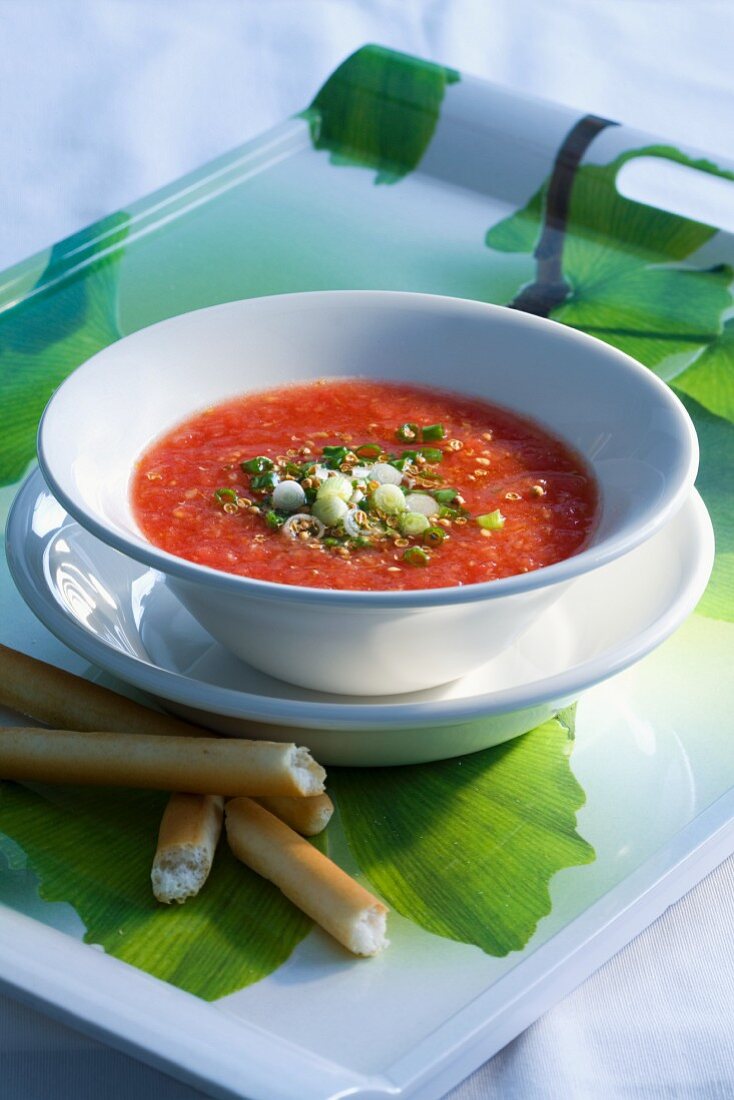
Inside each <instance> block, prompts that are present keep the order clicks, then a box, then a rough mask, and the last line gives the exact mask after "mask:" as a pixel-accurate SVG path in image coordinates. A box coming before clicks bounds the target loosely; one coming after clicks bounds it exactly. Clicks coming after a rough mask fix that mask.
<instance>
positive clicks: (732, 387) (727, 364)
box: [674, 319, 734, 423]
mask: <svg viewBox="0 0 734 1100" xmlns="http://www.w3.org/2000/svg"><path fill="white" fill-rule="evenodd" d="M674 386H675V389H676V390H678V391H679V392H681V393H685V394H687V395H688V396H689V397H693V398H695V400H696V401H698V402H699V404H701V405H703V406H704V408H706V409H708V410H709V412H713V413H718V415H719V416H724V417H726V419H727V420H731V421H732V423H734V319H732V320H729V321H727V323H726V324H725V325H724V330H723V332H722V334H721V336H718V337H717V338H716V340H713V341H712V342H711V343H710V344H709V345H708V346H707V347H706V348H704V351H703V352H702V354H701V355H700V356H699V358H698V359H696V361H695V362H694V363H692V364H691V366H690V367H688V368H687V369H686V370H684V371H682V372H681V373H680V374H678V375H676V377H675V380H674Z"/></svg>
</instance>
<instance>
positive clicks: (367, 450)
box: [354, 443, 382, 458]
mask: <svg viewBox="0 0 734 1100" xmlns="http://www.w3.org/2000/svg"><path fill="white" fill-rule="evenodd" d="M354 453H355V454H356V456H357V458H379V457H380V455H381V454H382V448H381V447H380V446H379V444H377V443H363V444H362V446H361V447H356V448H355V450H354Z"/></svg>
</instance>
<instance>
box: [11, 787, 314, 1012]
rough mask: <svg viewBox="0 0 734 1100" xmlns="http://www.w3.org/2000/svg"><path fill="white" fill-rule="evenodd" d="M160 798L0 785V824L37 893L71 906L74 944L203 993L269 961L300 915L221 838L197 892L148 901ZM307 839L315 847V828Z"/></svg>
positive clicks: (253, 975)
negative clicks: (76, 926)
mask: <svg viewBox="0 0 734 1100" xmlns="http://www.w3.org/2000/svg"><path fill="white" fill-rule="evenodd" d="M165 802H166V795H164V794H158V793H151V792H149V791H117V790H99V789H94V790H92V789H88V788H80V789H76V788H69V787H40V786H38V787H33V788H30V787H26V786H21V785H19V784H15V783H0V830H2V832H4V833H5V834H7V836H8V837H10V838H11V839H12V841H14V842H15V843H16V844H17V845H18V846H19V847H20V848H22V849H23V850H24V852H25V854H26V857H27V862H28V866H29V867H31V868H32V869H33V871H34V872H35V873H36V875H37V876H38V879H39V882H40V885H39V892H40V896H41V897H42V898H43V900H44V901H49V902H53V901H65V902H68V903H69V904H70V905H72V906H73V907H74V909H75V910H76V911H77V913H78V914H79V916H80V918H81V920H82V921H83V923H84V925H85V927H86V929H87V932H86V935H85V937H84V938H85V942H86V943H90V944H100V945H101V946H102V947H103V948H104V949H105V951H106V952H107V953H108V954H110V955H113V956H114V957H115V958H117V959H121V960H122V961H123V962H127V963H130V964H131V965H132V966H137V967H139V968H140V969H141V970H144V971H146V972H147V973H148V974H152V975H153V976H154V977H156V978H161V979H162V980H164V981H167V982H171V983H172V984H173V985H176V986H178V987H179V988H180V989H184V990H186V991H187V992H189V993H195V994H196V995H197V996H199V997H202V998H203V999H204V1000H208V1001H210V1000H214V999H215V998H218V997H224V996H225V995H226V994H228V993H233V992H234V991H235V990H237V989H241V988H243V987H244V986H246V985H250V984H251V983H252V982H256V981H258V980H259V979H260V978H263V977H265V976H266V975H267V974H270V973H272V972H273V971H274V970H277V968H278V967H279V966H280V965H281V964H282V963H283V962H285V960H286V959H287V958H288V956H289V955H290V954H291V952H292V951H293V949H294V947H296V945H297V944H298V943H300V941H301V940H302V939H303V938H304V936H306V935H307V934H308V933H309V931H310V930H311V928H312V922H311V920H310V919H309V918H308V917H306V916H304V915H303V913H301V912H300V910H298V909H296V907H295V906H294V905H292V904H291V903H290V902H289V901H288V900H287V899H286V898H284V897H283V895H282V894H281V893H280V891H279V890H278V889H277V888H276V887H275V886H272V885H271V884H270V883H269V882H266V881H265V879H262V878H260V877H259V875H256V874H255V873H254V872H253V871H250V870H248V868H246V867H244V866H243V865H242V864H241V863H239V862H238V861H237V860H236V859H235V858H234V856H233V855H232V854H231V852H230V851H229V848H228V847H227V844H226V841H224V840H222V842H221V844H220V847H219V849H218V851H217V856H216V859H215V861H214V866H213V868H212V872H211V875H210V876H209V880H208V882H207V883H206V885H205V887H204V888H203V890H202V891H201V893H200V894H199V895H198V896H197V897H195V898H190V899H189V900H188V901H187V902H186V903H185V904H184V905H172V906H165V905H160V904H159V903H158V902H156V900H155V898H154V897H153V894H152V892H151V886H150V867H151V863H152V860H153V854H154V852H155V844H156V836H157V834H158V825H159V823H160V818H161V815H162V813H163V808H164V806H165ZM316 841H317V846H318V847H319V848H321V850H325V845H326V840H325V837H324V836H322V837H317V838H316ZM13 862H14V864H15V865H16V866H17V865H18V860H17V859H15V860H14V861H13Z"/></svg>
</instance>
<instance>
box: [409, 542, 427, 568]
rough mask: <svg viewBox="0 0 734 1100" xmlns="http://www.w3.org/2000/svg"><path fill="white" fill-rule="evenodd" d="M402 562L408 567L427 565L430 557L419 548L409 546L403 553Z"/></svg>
mask: <svg viewBox="0 0 734 1100" xmlns="http://www.w3.org/2000/svg"><path fill="white" fill-rule="evenodd" d="M403 560H404V561H407V562H408V564H409V565H428V563H429V561H430V560H431V555H430V554H428V553H426V551H425V550H424V549H423V548H422V547H420V546H409V547H408V549H407V550H405V551H404V553H403Z"/></svg>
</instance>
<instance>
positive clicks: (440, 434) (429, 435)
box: [421, 424, 446, 443]
mask: <svg viewBox="0 0 734 1100" xmlns="http://www.w3.org/2000/svg"><path fill="white" fill-rule="evenodd" d="M445 435H446V429H445V428H444V426H443V424H428V425H427V426H426V427H425V428H423V429H422V430H421V436H422V438H423V440H424V441H425V442H426V443H428V442H432V441H433V440H436V439H443V438H444V437H445Z"/></svg>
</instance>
